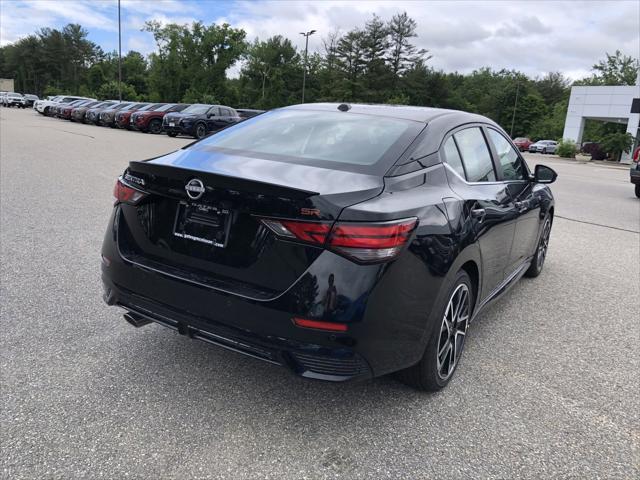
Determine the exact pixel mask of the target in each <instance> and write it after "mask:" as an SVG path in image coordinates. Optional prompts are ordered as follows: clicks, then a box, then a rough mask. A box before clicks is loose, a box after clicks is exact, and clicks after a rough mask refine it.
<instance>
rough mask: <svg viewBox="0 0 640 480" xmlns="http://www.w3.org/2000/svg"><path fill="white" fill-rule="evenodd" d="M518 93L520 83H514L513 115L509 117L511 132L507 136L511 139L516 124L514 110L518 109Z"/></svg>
mask: <svg viewBox="0 0 640 480" xmlns="http://www.w3.org/2000/svg"><path fill="white" fill-rule="evenodd" d="M519 92H520V82H517V83H516V101H515V102H514V104H513V115H511V131H510V132H509V136H510V137H511V138H513V125H514V124H515V123H516V109H517V108H518V93H519Z"/></svg>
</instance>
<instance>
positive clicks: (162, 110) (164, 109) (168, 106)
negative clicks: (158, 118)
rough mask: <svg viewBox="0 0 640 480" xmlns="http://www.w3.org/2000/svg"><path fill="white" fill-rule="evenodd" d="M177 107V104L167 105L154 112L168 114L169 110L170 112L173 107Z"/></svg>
mask: <svg viewBox="0 0 640 480" xmlns="http://www.w3.org/2000/svg"><path fill="white" fill-rule="evenodd" d="M173 106H175V103H167V104H166V105H163V106H161V107H159V108H156V109H155V110H154V112H166V111H167V110H169V109H170V108H171V107H173Z"/></svg>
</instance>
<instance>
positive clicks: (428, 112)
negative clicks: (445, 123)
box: [280, 103, 494, 124]
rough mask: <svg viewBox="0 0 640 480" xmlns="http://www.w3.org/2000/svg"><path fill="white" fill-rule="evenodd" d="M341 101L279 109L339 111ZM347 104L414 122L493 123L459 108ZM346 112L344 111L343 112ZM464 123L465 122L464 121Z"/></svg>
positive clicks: (351, 110) (361, 111)
mask: <svg viewBox="0 0 640 480" xmlns="http://www.w3.org/2000/svg"><path fill="white" fill-rule="evenodd" d="M340 105H343V104H341V103H304V104H299V105H291V106H289V107H283V108H282V109H280V110H283V109H284V110H311V111H325V112H339V111H340V110H338V107H339V106H340ZM346 105H348V106H349V110H348V113H359V114H364V115H376V116H381V117H390V118H399V119H404V120H413V121H416V122H423V123H429V122H430V121H432V120H434V119H435V118H438V117H443V116H456V117H461V116H464V117H466V118H467V121H468V122H469V123H470V122H484V123H492V124H493V123H494V122H493V121H492V120H490V119H488V118H486V117H483V116H482V115H476V114H474V113H468V112H463V111H460V110H449V109H445V108H431V107H414V106H409V105H384V104H380V105H373V104H363V103H346ZM345 113H346V112H345ZM465 123H466V122H465Z"/></svg>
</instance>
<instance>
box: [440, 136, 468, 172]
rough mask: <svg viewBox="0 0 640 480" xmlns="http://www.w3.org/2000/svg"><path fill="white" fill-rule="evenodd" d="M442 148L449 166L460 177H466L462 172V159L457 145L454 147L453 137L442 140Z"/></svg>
mask: <svg viewBox="0 0 640 480" xmlns="http://www.w3.org/2000/svg"><path fill="white" fill-rule="evenodd" d="M443 150H444V156H445V160H446V162H447V163H448V164H449V166H450V167H451V168H453V169H454V170H455V171H456V172H457V173H458V175H460V176H461V177H462V178H466V176H465V174H464V167H463V166H462V159H461V158H460V152H458V147H456V142H455V140H454V139H453V137H449V138H448V139H447V141H446V142H444V147H443Z"/></svg>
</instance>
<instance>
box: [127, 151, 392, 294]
mask: <svg viewBox="0 0 640 480" xmlns="http://www.w3.org/2000/svg"><path fill="white" fill-rule="evenodd" d="M123 180H124V181H125V182H126V183H128V184H129V185H131V186H133V187H136V188H139V189H141V190H144V191H145V192H147V193H148V196H147V197H146V198H145V199H144V200H143V201H142V202H140V203H139V204H138V205H127V204H122V206H121V212H120V219H119V226H118V232H119V239H118V242H119V247H120V250H121V254H122V255H123V257H124V258H125V259H128V260H130V261H132V262H134V263H137V264H139V265H141V266H143V267H147V268H150V269H153V270H157V271H160V272H162V273H164V274H167V275H171V276H174V277H178V278H180V279H182V280H186V281H191V282H194V283H198V284H201V285H204V286H208V287H212V288H217V289H221V290H225V291H228V292H231V293H236V294H240V295H244V296H247V297H250V298H254V299H258V300H265V299H269V298H274V297H275V296H277V295H279V294H280V293H282V292H283V291H285V290H286V289H287V288H289V287H290V286H291V285H292V284H293V283H294V282H295V281H296V280H297V279H298V278H299V277H300V276H301V275H302V274H303V273H304V272H305V271H306V270H307V269H308V268H309V266H310V265H311V264H312V263H313V262H314V260H315V259H316V258H317V257H318V256H319V255H320V254H321V253H322V251H323V248H322V247H320V246H317V245H310V244H304V243H299V242H291V241H283V240H282V239H278V238H276V236H275V235H274V234H273V233H272V232H271V231H270V230H269V228H267V227H266V226H265V225H264V224H263V223H262V222H261V219H263V218H287V219H295V220H304V221H309V222H320V221H323V222H328V223H331V222H333V221H335V220H336V219H337V218H338V216H339V214H340V212H341V210H342V209H343V208H344V207H346V206H349V205H352V204H354V203H357V202H360V201H364V200H366V199H369V198H373V197H374V196H376V195H378V194H379V193H380V192H381V191H382V188H383V185H384V184H383V180H382V178H381V177H378V176H374V175H367V174H362V173H354V172H348V171H341V170H333V169H325V168H319V167H314V166H309V165H298V164H293V163H287V162H280V161H274V160H267V159H264V158H256V157H248V156H242V155H234V154H229V153H223V152H219V151H212V150H210V149H207V148H199V146H198V145H197V144H196V145H193V146H192V147H190V148H189V149H188V150H179V151H177V152H174V153H172V154H169V155H166V156H163V157H159V158H156V159H153V160H150V161H146V162H131V163H130V166H129V169H128V170H127V172H126V173H125V176H124V178H123ZM187 186H188V187H187ZM185 187H187V188H185Z"/></svg>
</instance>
